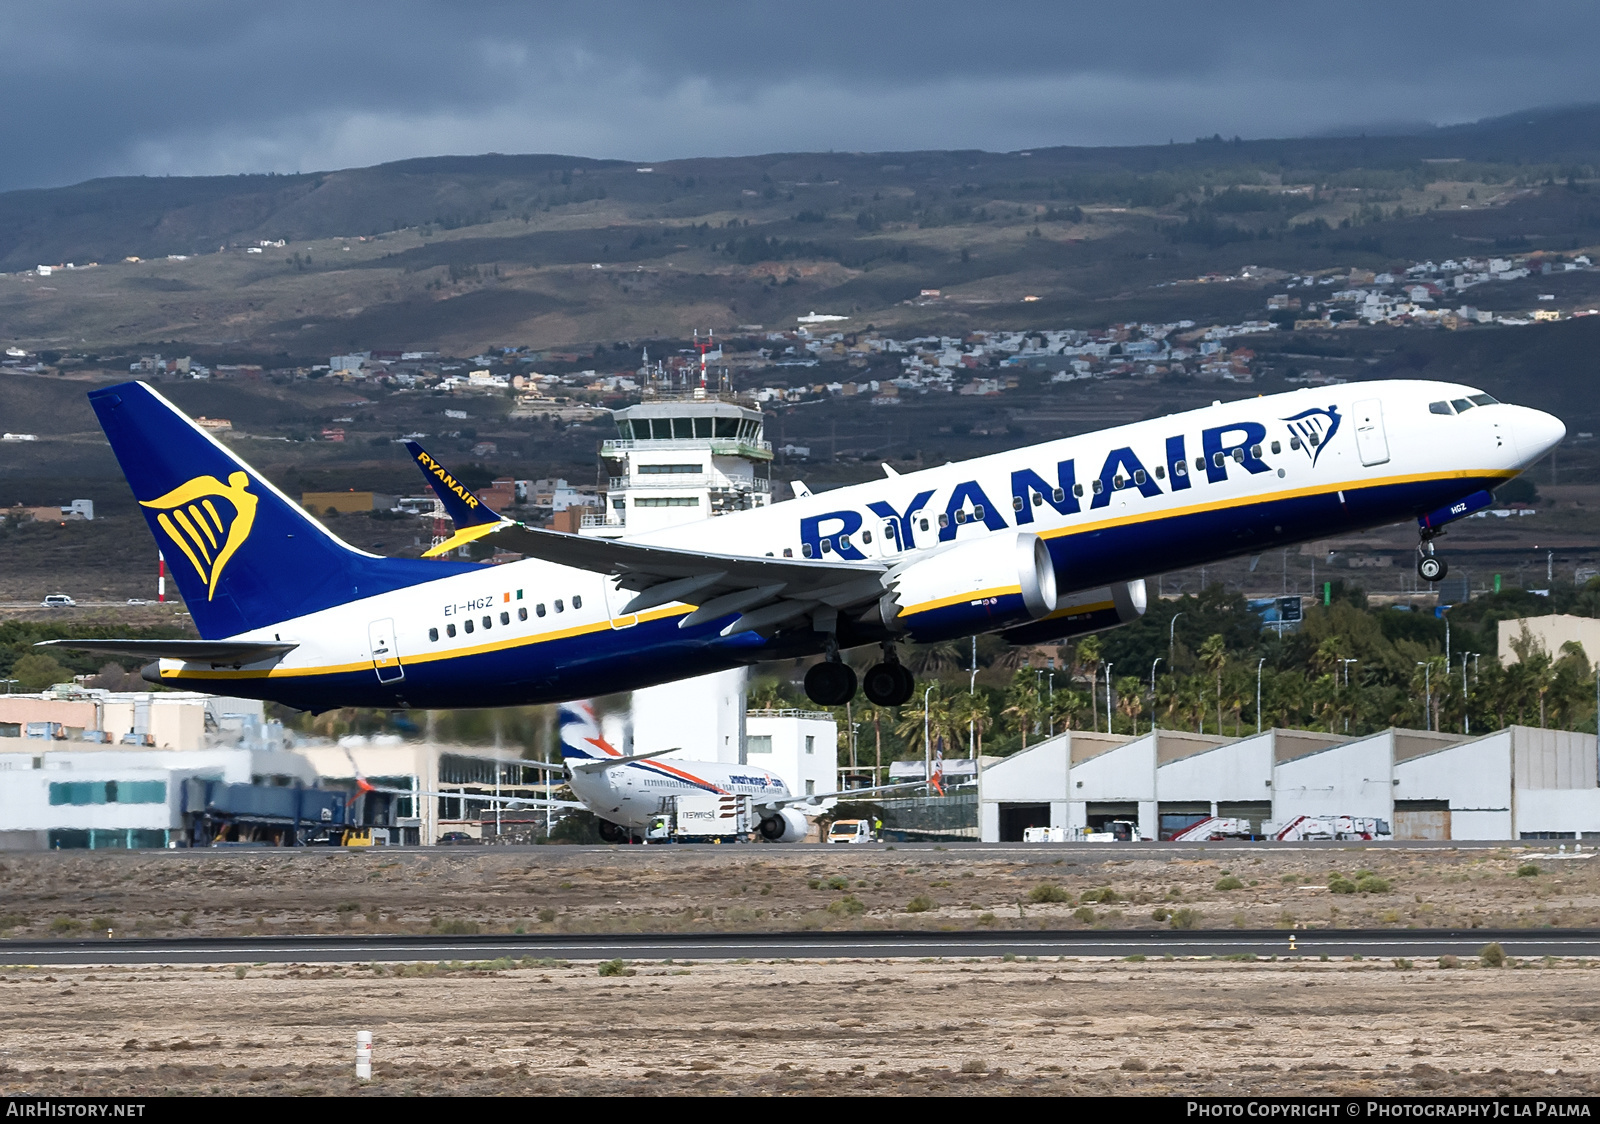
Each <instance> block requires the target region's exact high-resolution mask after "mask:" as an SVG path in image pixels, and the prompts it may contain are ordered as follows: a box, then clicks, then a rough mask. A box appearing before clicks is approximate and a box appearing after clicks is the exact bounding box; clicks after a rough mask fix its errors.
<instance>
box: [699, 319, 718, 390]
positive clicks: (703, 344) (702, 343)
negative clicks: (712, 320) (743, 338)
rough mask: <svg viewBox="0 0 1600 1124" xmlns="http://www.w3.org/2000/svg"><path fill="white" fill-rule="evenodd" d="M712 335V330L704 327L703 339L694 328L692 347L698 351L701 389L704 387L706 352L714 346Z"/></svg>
mask: <svg viewBox="0 0 1600 1124" xmlns="http://www.w3.org/2000/svg"><path fill="white" fill-rule="evenodd" d="M713 336H714V332H713V331H712V329H710V328H707V329H706V338H705V339H701V338H700V329H699V328H696V329H695V330H694V347H695V350H696V351H698V352H699V353H700V389H701V390H702V391H703V390H705V388H706V352H708V351H710V350H711V349H712V348H714V347H715V346H716V341H715V339H714V338H713Z"/></svg>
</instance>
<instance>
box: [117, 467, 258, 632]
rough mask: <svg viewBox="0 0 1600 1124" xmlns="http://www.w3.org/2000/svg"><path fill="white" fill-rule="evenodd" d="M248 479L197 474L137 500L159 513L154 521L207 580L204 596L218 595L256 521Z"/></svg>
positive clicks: (234, 476) (208, 597) (203, 580)
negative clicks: (160, 493) (227, 570)
mask: <svg viewBox="0 0 1600 1124" xmlns="http://www.w3.org/2000/svg"><path fill="white" fill-rule="evenodd" d="M249 483H250V478H249V477H248V476H246V475H245V474H244V473H242V472H235V473H233V474H231V475H230V476H229V477H228V482H227V483H226V484H224V483H223V482H222V481H220V480H218V479H217V478H216V477H215V476H196V477H195V478H194V479H193V480H189V481H187V482H186V483H183V484H179V485H178V486H177V487H176V488H174V489H172V491H170V492H168V493H167V494H166V495H164V496H158V497H156V498H155V499H153V500H140V501H139V505H140V506H141V507H148V508H152V509H154V510H156V511H158V512H159V514H158V515H157V516H156V523H157V524H159V525H160V527H161V530H162V531H163V532H165V534H166V536H167V537H168V538H169V539H171V540H172V543H173V545H174V546H176V547H177V548H178V549H179V550H180V551H181V552H182V553H183V556H184V557H185V558H187V559H188V560H189V564H190V565H192V566H193V567H194V570H195V573H196V574H198V575H200V580H201V581H202V582H204V583H205V584H206V600H207V601H210V600H211V599H212V598H213V597H215V596H216V593H217V581H218V580H219V579H220V578H221V577H222V571H223V570H224V569H225V568H226V567H227V565H228V561H229V560H230V559H231V558H232V557H233V556H234V555H235V554H236V553H238V550H239V548H240V547H241V546H243V545H244V543H245V540H246V539H248V538H249V537H250V529H251V527H252V526H254V525H255V521H256V497H255V495H253V494H252V493H251V492H250V491H249V490H248V489H247V488H246V485H248V484H249Z"/></svg>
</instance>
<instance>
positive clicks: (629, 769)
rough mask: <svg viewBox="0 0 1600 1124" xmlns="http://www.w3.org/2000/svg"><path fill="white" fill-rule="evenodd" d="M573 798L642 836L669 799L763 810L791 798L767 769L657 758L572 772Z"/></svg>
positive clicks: (781, 782) (598, 814) (777, 777)
mask: <svg viewBox="0 0 1600 1124" xmlns="http://www.w3.org/2000/svg"><path fill="white" fill-rule="evenodd" d="M568 784H569V785H570V786H571V788H572V792H573V795H574V796H576V797H577V798H578V799H579V800H581V801H583V803H584V804H585V805H587V806H588V808H589V810H590V811H592V812H593V813H594V814H595V815H597V816H599V817H600V818H601V819H603V820H607V821H609V822H611V823H614V824H617V825H619V826H621V827H625V828H629V829H632V830H633V831H635V832H642V831H643V830H644V828H645V827H646V826H647V825H648V824H649V822H650V818H651V817H652V816H655V815H658V814H659V813H660V812H661V810H662V807H663V800H664V798H665V797H669V796H694V795H719V796H720V795H725V794H732V795H738V796H749V797H751V798H752V802H753V803H754V804H755V805H757V806H759V805H762V804H764V803H769V802H771V801H777V800H786V799H788V798H789V796H790V792H789V788H788V785H786V784H785V783H784V781H783V778H782V777H780V776H778V775H777V774H776V773H772V772H769V771H768V770H766V769H759V768H756V767H754V766H749V765H730V764H725V763H722V762H718V761H680V760H677V759H668V758H664V757H663V758H654V759H652V760H649V761H634V762H630V763H629V764H626V765H618V766H616V767H615V768H611V769H605V770H601V771H596V772H585V771H583V770H578V769H574V770H572V771H571V773H570V774H569V778H568Z"/></svg>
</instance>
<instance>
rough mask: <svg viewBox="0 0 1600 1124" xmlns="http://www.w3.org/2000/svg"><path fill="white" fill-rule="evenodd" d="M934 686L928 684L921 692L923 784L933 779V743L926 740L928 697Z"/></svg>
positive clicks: (933, 684) (934, 684)
mask: <svg viewBox="0 0 1600 1124" xmlns="http://www.w3.org/2000/svg"><path fill="white" fill-rule="evenodd" d="M936 686H938V684H936V683H929V684H928V689H927V690H926V691H923V692H922V781H923V783H924V784H926V783H927V782H928V781H929V780H931V779H933V743H932V742H930V741H929V740H928V729H929V722H928V696H929V695H930V694H932V693H933V689H934V687H936ZM913 729H915V727H913Z"/></svg>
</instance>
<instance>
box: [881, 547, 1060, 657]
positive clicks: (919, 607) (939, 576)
mask: <svg viewBox="0 0 1600 1124" xmlns="http://www.w3.org/2000/svg"><path fill="white" fill-rule="evenodd" d="M891 582H892V584H891V586H890V589H889V592H888V593H886V594H884V596H883V598H882V599H881V600H880V601H879V603H878V612H879V615H880V617H881V619H882V621H883V623H884V624H885V625H886V626H888V628H889V629H890V630H891V631H894V632H900V633H908V634H910V636H911V637H912V639H915V640H919V641H930V640H944V639H948V638H949V637H952V636H970V635H972V634H973V633H977V632H993V631H994V630H995V629H998V628H1004V627H1006V626H1007V625H1021V624H1026V623H1027V622H1029V621H1035V620H1038V619H1039V618H1040V617H1044V616H1048V615H1049V614H1050V613H1053V612H1054V611H1055V609H1056V571H1055V566H1054V564H1053V563H1052V562H1051V560H1050V550H1049V548H1048V547H1046V546H1045V542H1044V540H1043V539H1041V538H1040V537H1039V536H1038V535H1036V534H1033V533H1032V532H1030V531H1019V532H1016V533H1014V534H994V535H990V536H988V537H986V538H981V539H974V540H972V541H971V542H964V543H959V544H957V545H955V546H952V547H949V548H947V549H945V550H941V551H937V552H935V553H933V554H931V555H929V556H926V557H923V558H918V559H914V560H912V561H911V562H909V563H908V564H907V565H906V566H905V568H904V569H900V570H897V571H895V572H894V575H893V577H892V579H891Z"/></svg>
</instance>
